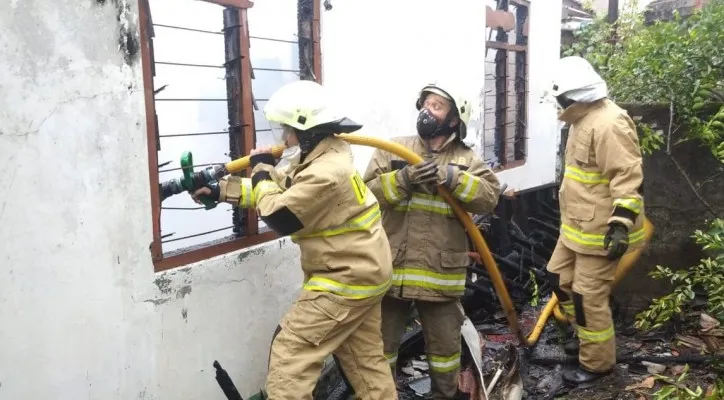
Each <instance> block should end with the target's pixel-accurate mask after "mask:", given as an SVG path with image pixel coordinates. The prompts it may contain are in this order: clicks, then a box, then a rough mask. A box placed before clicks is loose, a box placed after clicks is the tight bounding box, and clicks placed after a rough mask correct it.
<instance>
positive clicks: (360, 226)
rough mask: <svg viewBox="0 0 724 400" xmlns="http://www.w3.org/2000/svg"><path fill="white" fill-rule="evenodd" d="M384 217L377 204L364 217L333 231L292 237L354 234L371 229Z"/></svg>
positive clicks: (293, 237) (358, 217)
mask: <svg viewBox="0 0 724 400" xmlns="http://www.w3.org/2000/svg"><path fill="white" fill-rule="evenodd" d="M381 217H382V213H381V212H380V206H379V204H375V205H374V206H373V207H372V208H370V209H369V210H367V211H365V212H364V213H363V214H362V215H360V216H357V217H354V218H352V219H350V220H348V221H347V222H345V223H344V225H342V226H338V227H336V228H332V229H325V230H322V231H318V232H313V233H308V234H306V235H292V236H291V237H292V239H307V238H311V237H330V236H337V235H341V234H343V233H348V232H354V231H366V230H368V229H370V227H371V226H372V225H374V223H375V222H377V221H379V220H380V218H381Z"/></svg>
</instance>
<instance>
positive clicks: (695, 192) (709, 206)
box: [668, 154, 719, 218]
mask: <svg viewBox="0 0 724 400" xmlns="http://www.w3.org/2000/svg"><path fill="white" fill-rule="evenodd" d="M668 155H669V157H670V158H671V161H673V162H674V165H675V166H676V168H677V169H678V170H679V172H681V175H682V176H683V177H684V179H686V183H688V184H689V187H690V188H691V191H692V192H693V193H694V195H695V196H696V198H697V199H699V201H700V202H701V204H703V205H704V207H706V209H707V210H708V211H709V212H710V213H711V215H713V216H714V218H719V215H717V213H716V211H714V208H713V207H712V206H711V204H709V203H708V202H707V201H706V199H704V198H703V197H701V194H699V191H698V190H696V187H695V186H694V183H693V182H692V181H691V178H689V175H688V174H687V173H686V171H684V168H682V167H681V164H679V162H678V161H677V160H676V158H674V156H673V155H672V154H668Z"/></svg>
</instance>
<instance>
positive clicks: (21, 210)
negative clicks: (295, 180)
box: [0, 0, 301, 400]
mask: <svg viewBox="0 0 724 400" xmlns="http://www.w3.org/2000/svg"><path fill="white" fill-rule="evenodd" d="M295 11H296V10H292V11H291V13H295ZM137 24H138V12H137V6H136V2H135V1H120V0H119V1H105V2H104V1H100V0H99V1H83V2H78V1H73V0H59V1H54V2H41V1H23V2H15V1H13V2H3V3H2V4H0V26H2V27H3V32H4V34H3V38H2V44H1V45H0V71H1V72H0V86H1V87H2V90H0V169H1V170H2V171H5V172H4V173H2V174H0V187H2V188H3V189H4V190H3V191H2V192H1V193H0V243H2V246H0V318H1V319H2V321H3V322H2V328H0V360H2V362H0V399H30V398H47V399H51V398H52V399H68V400H76V399H103V400H109V399H119V400H120V399H122V400H128V399H144V400H150V399H159V400H160V399H202V398H203V399H214V398H223V394H222V393H221V390H220V389H219V387H218V385H217V383H216V381H215V380H214V368H213V367H212V363H213V362H214V360H218V361H219V362H220V363H221V364H222V366H224V367H225V368H226V369H227V370H228V372H229V373H230V374H231V376H232V378H233V379H234V382H235V383H236V385H237V386H238V388H239V390H240V391H241V393H242V394H243V395H245V396H247V395H249V394H251V393H253V392H255V391H257V390H258V389H259V388H260V387H261V385H262V384H263V381H264V376H265V369H266V358H267V352H268V345H269V341H270V338H271V335H272V333H273V332H274V329H275V328H276V325H277V322H278V319H279V318H280V317H281V315H282V314H283V312H284V310H285V309H286V308H287V307H288V305H289V304H290V302H291V301H292V300H293V298H294V295H295V293H296V291H297V288H298V287H299V282H300V280H301V274H300V272H299V269H298V264H297V257H298V250H297V248H296V246H293V245H290V244H289V243H288V242H287V241H286V240H282V241H280V242H274V243H270V244H267V245H265V246H260V247H257V248H253V249H249V250H246V251H243V252H238V253H234V254H229V255H227V256H223V257H218V258H215V259H212V260H208V261H206V262H202V263H199V264H197V265H191V266H188V267H184V268H179V269H176V270H173V271H169V272H167V273H163V274H154V272H153V265H152V263H151V258H150V253H149V244H150V243H151V237H152V236H151V205H150V195H149V179H148V162H147V156H146V154H147V147H146V144H147V143H146V132H145V115H144V101H143V80H142V74H141V67H140V63H141V61H140V56H139V52H138V35H139V34H138V25H137ZM119 43H123V45H122V46H119Z"/></svg>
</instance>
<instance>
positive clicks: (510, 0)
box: [483, 0, 530, 172]
mask: <svg viewBox="0 0 724 400" xmlns="http://www.w3.org/2000/svg"><path fill="white" fill-rule="evenodd" d="M497 4H498V6H499V7H500V6H501V5H503V8H497V9H496V10H493V11H504V12H506V13H511V14H513V16H514V20H515V27H514V28H513V30H512V31H508V32H505V35H506V37H508V35H510V34H511V33H512V34H517V33H518V28H519V27H520V29H522V30H523V32H524V33H523V37H525V44H524V45H521V44H510V43H507V42H506V43H504V42H500V41H498V40H497V39H495V40H487V41H486V42H485V47H486V50H487V49H490V50H494V51H496V52H497V53H496V74H495V86H496V87H495V89H494V91H495V96H496V103H495V108H496V126H495V127H494V143H495V144H494V146H496V147H497V145H498V143H499V141H500V143H501V144H502V146H501V147H502V148H501V149H499V150H500V159H499V160H498V161H499V162H500V165H498V166H496V167H495V168H493V171H494V172H500V171H505V170H510V169H513V168H516V167H520V166H523V165H525V163H526V162H527V159H528V132H529V128H528V114H529V107H528V100H529V82H528V78H529V76H530V75H529V72H530V51H529V49H530V46H529V39H530V36H529V34H528V32H527V30H528V29H527V25H529V24H530V2H529V1H528V0H498V1H497ZM511 4H512V5H514V6H516V11H517V10H518V7H524V8H525V16H526V19H525V20H524V21H523V22H519V21H518V20H519V18H518V17H519V16H518V15H516V14H514V13H512V12H511V11H509V10H508V7H509V6H510V5H511ZM489 11H490V10H489ZM489 23H490V20H489V19H488V18H486V27H488V28H490V29H491V33H498V32H500V31H502V30H503V28H500V27H498V28H495V27H492V26H490V25H488V24H489ZM511 53H512V54H514V55H518V54H520V53H523V54H524V58H525V62H524V63H523V68H524V73H523V82H524V84H523V88H522V89H523V92H524V93H525V96H523V100H522V102H521V103H522V105H523V108H522V109H521V108H519V107H516V119H517V121H515V122H516V124H515V132H514V136H513V138H514V139H513V138H511V137H509V135H508V133H507V129H506V127H507V126H508V125H510V124H511V122H510V121H508V112H507V108H508V106H507V105H508V97H509V94H510V91H509V90H508V88H509V84H510V80H511V79H512V81H513V87H514V89H513V90H514V91H513V94H514V95H516V99H517V93H516V91H517V90H518V89H517V86H518V85H517V82H516V80H517V79H518V77H517V76H513V77H511V76H509V75H508V62H509V59H510V55H511ZM500 54H503V56H502V57H498V56H499V55H500ZM498 58H502V62H503V63H504V65H505V78H504V82H502V85H504V87H505V89H504V90H503V91H502V92H501V91H499V90H498V85H499V80H500V78H499V77H498V74H497V71H498V69H499V66H498V64H497V63H498ZM486 62H487V60H486ZM517 71H518V69H517V66H516V74H517ZM498 99H503V101H502V103H503V104H504V105H505V106H504V107H503V108H502V110H503V111H502V116H501V118H498V115H497V111H498V110H497V109H498V108H499V107H500V105H499V102H498ZM521 114H522V115H521ZM499 119H500V120H502V121H501V122H500V123H498V120H499ZM487 131H488V128H487V127H484V130H483V133H485V132H487ZM501 134H502V140H500V139H498V136H499V135H501ZM511 139H513V140H515V143H514V144H513V147H514V150H513V152H514V155H513V160H511V161H508V157H507V153H508V151H507V145H506V143H507V142H508V141H509V140H511ZM518 142H519V143H520V144H518ZM483 145H485V139H484V138H483ZM496 151H498V149H494V153H495V152H496ZM518 152H520V153H522V154H523V157H522V158H520V159H515V157H516V156H515V153H518Z"/></svg>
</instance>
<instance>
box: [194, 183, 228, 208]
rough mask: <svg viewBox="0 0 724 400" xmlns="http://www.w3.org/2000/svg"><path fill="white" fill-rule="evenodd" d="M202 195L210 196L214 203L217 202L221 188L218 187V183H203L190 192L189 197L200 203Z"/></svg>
mask: <svg viewBox="0 0 724 400" xmlns="http://www.w3.org/2000/svg"><path fill="white" fill-rule="evenodd" d="M202 196H203V197H207V198H210V199H211V200H213V201H214V203H218V202H219V197H220V196H221V188H220V187H219V183H218V182H214V183H205V184H204V185H203V186H202V187H200V188H198V189H196V190H195V191H193V192H191V198H192V199H193V200H194V202H196V204H202V203H201V199H200V198H201V197H202Z"/></svg>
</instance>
